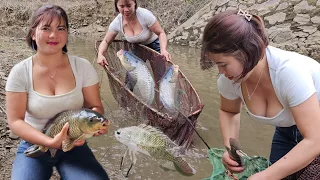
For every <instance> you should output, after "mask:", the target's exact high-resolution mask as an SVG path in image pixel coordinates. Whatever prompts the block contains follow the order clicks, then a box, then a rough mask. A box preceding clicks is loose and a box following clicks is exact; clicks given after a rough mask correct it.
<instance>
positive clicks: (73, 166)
mask: <svg viewBox="0 0 320 180" xmlns="http://www.w3.org/2000/svg"><path fill="white" fill-rule="evenodd" d="M30 146H32V144H30V143H28V142H26V141H24V140H22V141H21V142H20V145H19V146H18V150H17V155H16V159H15V160H14V162H13V169H12V173H11V179H12V180H46V179H47V180H49V179H50V177H51V175H52V172H53V166H55V167H56V168H57V170H58V172H59V174H60V177H61V179H69V180H70V179H71V180H73V179H75V180H109V177H108V175H107V173H106V172H105V171H104V169H103V167H102V166H101V165H100V163H99V162H98V161H97V160H96V158H95V157H94V155H93V153H92V151H91V150H90V148H89V147H88V145H87V143H85V144H84V145H83V146H77V147H74V148H73V149H72V150H71V151H68V152H63V151H62V150H58V151H57V153H56V155H55V157H53V158H51V155H50V152H49V151H48V152H46V153H45V154H43V155H41V156H39V157H36V158H31V157H27V156H25V155H24V154H23V152H24V151H25V150H26V149H27V148H29V147H30Z"/></svg>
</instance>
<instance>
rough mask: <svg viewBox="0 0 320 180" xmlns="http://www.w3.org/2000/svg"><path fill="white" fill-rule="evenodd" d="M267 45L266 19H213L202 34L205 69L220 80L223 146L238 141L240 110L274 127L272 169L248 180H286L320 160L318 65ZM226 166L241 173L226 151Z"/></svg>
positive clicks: (239, 15)
mask: <svg viewBox="0 0 320 180" xmlns="http://www.w3.org/2000/svg"><path fill="white" fill-rule="evenodd" d="M268 44H269V42H268V36H267V34H266V32H265V28H264V25H263V22H262V19H261V18H260V17H259V16H255V15H251V14H248V13H247V12H244V11H241V10H239V11H237V10H233V11H225V12H222V13H219V14H216V15H214V16H213V17H212V19H211V20H210V21H209V22H208V24H207V25H206V27H205V30H204V34H203V47H202V48H203V49H202V58H201V65H202V68H203V69H208V68H210V67H212V66H213V65H216V66H217V67H218V70H219V73H220V74H221V75H220V76H219V78H218V88H219V93H220V117H219V119H220V128H221V132H222V136H223V143H224V145H225V146H228V147H229V146H230V145H229V138H235V139H237V138H238V136H239V125H240V109H241V105H242V104H243V105H244V106H245V107H246V109H247V111H248V115H249V116H251V117H252V119H254V120H257V121H259V122H262V123H265V124H269V125H273V126H275V127H276V130H275V134H274V137H273V141H272V148H271V154H270V161H271V162H272V163H273V164H272V165H271V166H270V167H269V168H267V169H266V170H264V171H262V172H260V173H257V174H254V175H252V176H251V177H250V178H249V179H250V180H256V179H257V180H263V179H266V180H267V179H268V180H269V179H282V178H285V177H287V176H289V175H291V174H294V173H295V172H297V171H299V170H300V169H302V168H304V167H306V166H307V165H308V164H310V162H311V161H313V160H314V159H315V158H316V157H317V156H318V155H319V154H320V143H319V142H320V133H319V130H320V109H319V101H320V64H319V63H318V62H317V61H315V60H313V59H311V58H309V57H306V56H303V55H300V54H297V53H295V52H289V51H284V50H281V49H278V48H275V47H272V46H269V45H268ZM300 132H301V134H300ZM222 161H223V163H224V165H225V166H226V167H227V168H228V169H229V170H230V171H231V172H240V171H243V167H239V164H238V163H237V162H235V161H233V160H232V159H231V158H230V157H229V154H228V152H227V151H226V152H225V153H224V155H223V158H222Z"/></svg>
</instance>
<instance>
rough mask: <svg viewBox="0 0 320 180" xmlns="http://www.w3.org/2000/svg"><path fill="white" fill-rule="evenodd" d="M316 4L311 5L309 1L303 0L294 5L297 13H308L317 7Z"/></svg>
mask: <svg viewBox="0 0 320 180" xmlns="http://www.w3.org/2000/svg"><path fill="white" fill-rule="evenodd" d="M315 8H316V7H314V6H309V4H308V1H301V2H300V3H298V4H297V5H295V6H294V8H293V12H295V13H306V12H308V11H311V10H313V9H315Z"/></svg>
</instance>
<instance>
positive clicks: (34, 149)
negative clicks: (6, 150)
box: [23, 145, 48, 157]
mask: <svg viewBox="0 0 320 180" xmlns="http://www.w3.org/2000/svg"><path fill="white" fill-rule="evenodd" d="M47 151H48V148H46V147H42V146H39V145H32V146H30V147H29V148H28V149H26V150H25V151H24V152H23V153H24V154H25V155H26V156H28V157H38V156H40V155H42V154H44V153H45V152H47Z"/></svg>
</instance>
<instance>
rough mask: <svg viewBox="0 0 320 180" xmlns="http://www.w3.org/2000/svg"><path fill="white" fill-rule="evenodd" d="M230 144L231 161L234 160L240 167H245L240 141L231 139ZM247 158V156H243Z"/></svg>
mask: <svg viewBox="0 0 320 180" xmlns="http://www.w3.org/2000/svg"><path fill="white" fill-rule="evenodd" d="M229 143H230V148H227V150H228V152H229V155H230V157H231V159H233V160H234V161H236V162H237V163H238V164H239V165H238V166H239V167H243V166H244V162H243V160H242V158H241V156H240V153H243V152H242V150H241V147H240V143H239V141H237V140H236V139H233V138H230V139H229ZM241 155H244V156H246V154H244V153H243V154H241Z"/></svg>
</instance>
